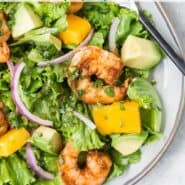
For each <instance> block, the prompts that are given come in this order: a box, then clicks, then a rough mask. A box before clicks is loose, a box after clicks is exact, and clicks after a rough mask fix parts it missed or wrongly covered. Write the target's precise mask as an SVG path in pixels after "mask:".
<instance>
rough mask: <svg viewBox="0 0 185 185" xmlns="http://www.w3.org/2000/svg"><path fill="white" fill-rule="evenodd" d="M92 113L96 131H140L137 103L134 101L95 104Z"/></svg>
mask: <svg viewBox="0 0 185 185" xmlns="http://www.w3.org/2000/svg"><path fill="white" fill-rule="evenodd" d="M92 115H93V119H94V122H95V124H96V126H97V129H98V131H99V132H100V133H101V134H103V135H107V134H113V133H130V134H131V133H135V134H139V133H140V132H141V118H140V110H139V104H138V103H137V102H135V101H126V102H115V103H113V104H111V105H104V106H95V107H94V108H93V110H92Z"/></svg>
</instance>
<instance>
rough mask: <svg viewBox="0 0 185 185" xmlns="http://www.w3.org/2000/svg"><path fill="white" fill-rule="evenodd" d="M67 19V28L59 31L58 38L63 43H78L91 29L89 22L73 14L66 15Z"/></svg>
mask: <svg viewBox="0 0 185 185" xmlns="http://www.w3.org/2000/svg"><path fill="white" fill-rule="evenodd" d="M67 21H68V28H67V29H66V30H65V31H64V32H61V33H60V35H59V36H60V39H61V40H62V41H63V42H64V43H65V44H71V45H72V44H74V45H78V44H80V43H81V42H82V41H83V40H84V39H85V37H86V36H87V34H88V33H89V31H90V30H91V25H90V23H89V22H88V21H87V20H86V19H83V18H81V17H79V16H76V15H74V14H70V15H68V16H67Z"/></svg>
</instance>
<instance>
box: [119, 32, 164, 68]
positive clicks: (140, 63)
mask: <svg viewBox="0 0 185 185" xmlns="http://www.w3.org/2000/svg"><path fill="white" fill-rule="evenodd" d="M121 58H122V60H123V61H124V63H125V65H126V66H128V67H130V68H135V69H143V70H144V69H150V68H152V67H154V66H155V65H157V64H158V63H159V62H160V60H161V58H162V52H161V50H160V48H159V47H158V46H157V45H156V43H155V42H153V41H150V40H147V39H144V38H139V37H136V36H133V35H129V36H128V37H127V39H126V41H125V42H124V44H123V47H122V50H121Z"/></svg>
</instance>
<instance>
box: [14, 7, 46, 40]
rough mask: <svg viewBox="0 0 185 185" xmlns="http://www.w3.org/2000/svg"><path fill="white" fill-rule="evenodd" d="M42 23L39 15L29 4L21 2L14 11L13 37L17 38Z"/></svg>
mask: <svg viewBox="0 0 185 185" xmlns="http://www.w3.org/2000/svg"><path fill="white" fill-rule="evenodd" d="M42 25H43V23H42V21H41V19H40V17H39V16H38V15H37V14H35V12H34V11H33V10H32V9H31V7H30V6H29V5H26V4H21V5H20V6H19V8H18V9H17V11H16V13H15V25H14V26H13V28H12V36H13V38H18V37H20V36H22V35H24V34H25V33H27V32H28V31H30V30H32V29H35V28H38V27H41V26H42Z"/></svg>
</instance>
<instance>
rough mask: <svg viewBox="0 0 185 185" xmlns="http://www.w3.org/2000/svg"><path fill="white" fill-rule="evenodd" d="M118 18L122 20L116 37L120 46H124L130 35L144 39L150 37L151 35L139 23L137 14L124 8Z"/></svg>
mask: <svg viewBox="0 0 185 185" xmlns="http://www.w3.org/2000/svg"><path fill="white" fill-rule="evenodd" d="M118 17H119V19H120V24H119V26H118V29H117V35H116V41H117V43H118V44H120V45H122V44H123V42H124V40H125V39H126V38H127V36H128V35H130V34H131V35H135V36H138V37H143V38H147V37H148V36H149V33H148V32H147V31H146V30H145V29H144V27H143V25H142V24H141V23H140V22H139V19H138V15H137V14H136V12H134V11H131V10H129V9H126V8H125V9H124V8H122V9H121V10H120V13H119V15H118Z"/></svg>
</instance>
